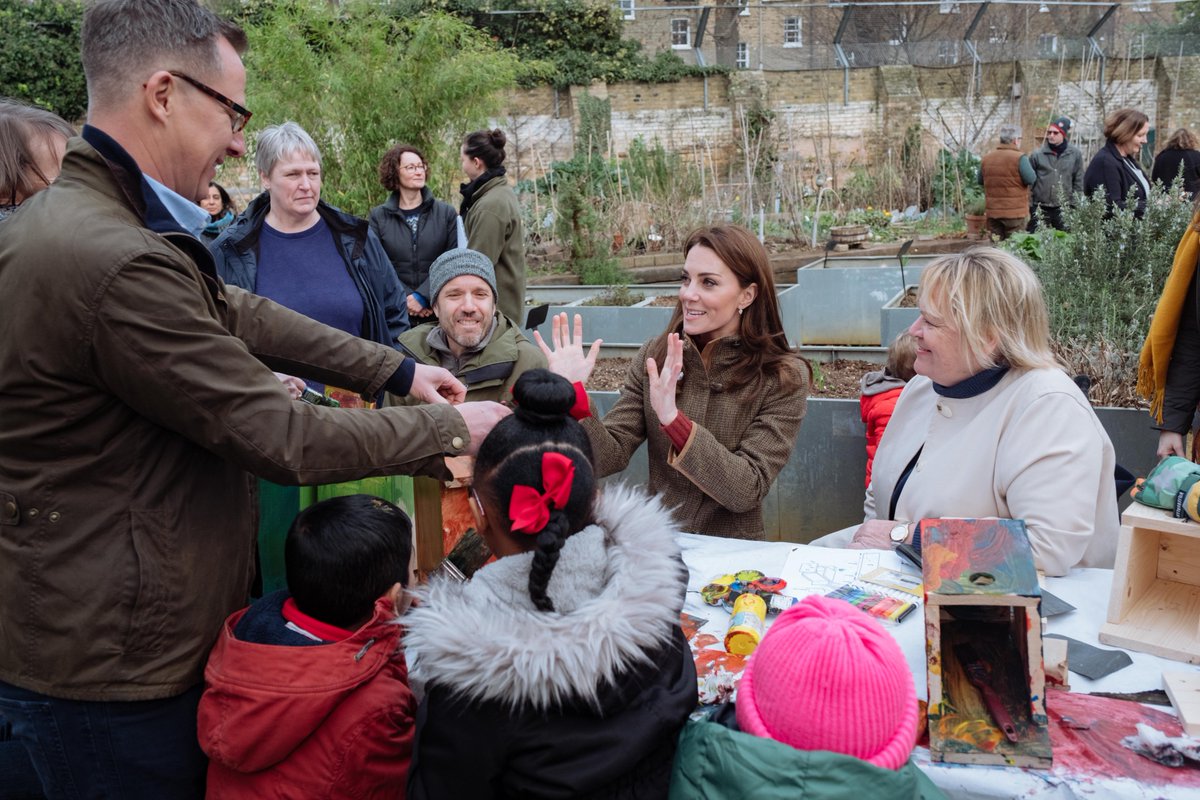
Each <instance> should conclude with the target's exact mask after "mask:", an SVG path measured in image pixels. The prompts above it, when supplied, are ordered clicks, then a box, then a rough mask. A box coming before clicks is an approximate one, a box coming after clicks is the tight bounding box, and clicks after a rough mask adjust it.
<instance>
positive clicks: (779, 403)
mask: <svg viewBox="0 0 1200 800" xmlns="http://www.w3.org/2000/svg"><path fill="white" fill-rule="evenodd" d="M683 252H684V255H685V261H684V265H683V276H682V278H681V280H680V284H679V302H678V303H677V304H676V306H675V311H674V312H673V313H672V314H671V320H670V322H669V323H667V329H666V330H665V331H664V332H663V333H662V335H660V336H656V337H655V338H654V339H652V340H650V341H649V342H647V343H646V344H645V345H643V346H642V349H641V350H639V351H638V354H637V355H636V356H635V357H634V359H633V362H632V363H631V364H630V366H629V372H628V373H627V374H626V376H625V385H624V386H622V387H621V396H620V398H619V399H618V400H617V402H616V405H614V406H613V407H612V409H611V410H610V411H609V412H608V414H606V415H605V416H604V419H600V418H599V417H597V416H596V415H595V409H594V408H592V407H591V406H586V402H585V401H586V393H585V392H584V384H585V383H586V382H587V379H588V377H589V376H590V375H591V373H592V368H593V367H594V366H595V364H596V357H597V355H598V353H599V348H600V341H599V340H597V341H596V342H594V343H593V344H592V346H591V349H590V350H589V351H588V353H587V354H586V355H585V354H584V352H583V324H582V320H581V319H580V318H579V317H578V316H576V317H575V328H574V333H573V334H572V333H571V331H569V330H568V327H567V315H566V314H561V315H559V316H557V317H555V319H554V322H553V327H552V331H553V344H554V349H553V350H552V349H551V348H550V347H548V346H547V345H546V343H545V342H543V341H542V338H541V335H540V334H537V333H535V334H534V339H535V340H536V341H537V342H538V345H539V346H540V347H541V348H542V351H543V352H544V353H545V354H546V357H547V360H548V362H549V364H550V369H551V370H553V371H554V372H557V373H558V374H560V375H562V376H564V377H566V378H567V379H568V380H570V381H572V382H575V383H576V384H577V391H578V392H579V394H580V400H581V402H580V415H581V417H582V421H583V427H584V430H586V431H587V433H588V438H589V440H590V441H591V443H592V451H593V452H594V453H595V454H596V471H597V472H598V473H599V474H600V475H601V476H605V475H612V474H613V473H616V472H620V471H621V470H623V469H625V467H626V466H627V465H628V464H629V460H630V458H632V457H633V454H634V452H635V451H636V450H637V449H638V447H639V446H641V444H642V442H646V445H647V449H648V451H649V463H650V480H649V488H650V491H652V492H654V493H655V494H657V495H659V496H661V497H662V499H663V503H664V504H665V505H666V506H667V507H668V508H672V509H674V510H675V515H676V519H677V520H679V523H680V524H681V525H682V526H683V528H684V530H688V531H694V532H697V533H705V534H709V535H711V536H728V537H732V538H736V539H762V538H764V537H765V535H766V534H765V533H764V530H763V518H762V501H763V498H764V497H766V496H767V492H769V491H770V490H771V485H772V484H773V483H774V482H775V478H776V477H778V475H779V471H780V470H781V469H783V466H784V465H785V464H786V463H787V461H788V458H789V457H791V453H792V448H793V447H794V446H795V444H796V435H797V434H798V433H799V431H800V423H801V421H803V419H804V412H805V409H806V407H807V399H808V387H809V385H810V383H811V378H812V373H811V370H810V367H809V366H808V362H807V361H805V360H804V358H803V357H801V356H800V355H799V354H798V353H797V352H796V351H795V350H793V349H792V348H791V346H790V345H789V344H788V340H787V336H786V335H785V334H784V332H783V321H782V320H781V318H780V315H779V300H778V298H776V296H775V278H774V274H773V273H772V271H771V262H770V257H769V256H768V255H767V251H766V248H764V247H763V246H762V243H760V242H759V241H758V238H757V237H755V235H754V234H753V233H751V232H750V231H748V230H746V229H745V228H743V227H740V226H738V225H713V226H710V227H707V228H700V229H698V230H696V231H693V232H692V233H691V234H690V235H689V236H688V238H687V241H686V242H685V243H684V246H683ZM584 406H586V410H584Z"/></svg>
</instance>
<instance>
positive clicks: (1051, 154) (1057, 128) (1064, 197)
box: [1028, 117, 1083, 233]
mask: <svg viewBox="0 0 1200 800" xmlns="http://www.w3.org/2000/svg"><path fill="white" fill-rule="evenodd" d="M1070 136H1071V120H1069V119H1067V118H1066V117H1058V118H1057V119H1055V120H1054V121H1053V122H1051V123H1050V124H1049V125H1047V126H1046V139H1045V141H1044V142H1042V146H1041V147H1039V148H1038V149H1037V150H1035V151H1033V153H1032V154H1031V155H1030V156H1029V163H1030V165H1031V166H1032V167H1033V171H1034V173H1035V174H1036V176H1037V178H1036V180H1034V182H1033V188H1032V189H1031V190H1030V193H1029V199H1030V203H1031V206H1030V209H1029V228H1028V229H1029V231H1030V232H1031V233H1032V232H1033V231H1034V230H1035V229H1036V228H1037V213H1035V212H1038V211H1040V212H1041V215H1042V219H1044V220H1045V221H1046V223H1047V224H1049V225H1050V227H1052V228H1054V229H1056V230H1060V231H1061V230H1066V227H1065V225H1064V223H1063V216H1062V210H1063V207H1064V206H1068V205H1073V204H1074V202H1075V196H1076V195H1078V194H1081V193H1082V192H1083V153H1081V152H1080V150H1079V148H1078V147H1076V146H1075V145H1073V144H1071V142H1070V141H1068V140H1069V138H1070Z"/></svg>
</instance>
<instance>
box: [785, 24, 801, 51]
mask: <svg viewBox="0 0 1200 800" xmlns="http://www.w3.org/2000/svg"><path fill="white" fill-rule="evenodd" d="M783 46H784V47H803V46H804V36H803V28H802V27H801V20H800V18H799V17H785V18H784V20H783Z"/></svg>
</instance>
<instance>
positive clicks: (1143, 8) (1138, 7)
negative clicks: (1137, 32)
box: [1129, 0, 1150, 14]
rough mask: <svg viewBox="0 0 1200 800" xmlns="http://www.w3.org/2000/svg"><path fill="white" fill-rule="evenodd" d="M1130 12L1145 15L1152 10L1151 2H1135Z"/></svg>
mask: <svg viewBox="0 0 1200 800" xmlns="http://www.w3.org/2000/svg"><path fill="white" fill-rule="evenodd" d="M1129 10H1130V11H1136V12H1138V13H1139V14H1144V13H1146V12H1147V11H1149V10H1150V0H1133V5H1132V7H1131V8H1130V9H1129Z"/></svg>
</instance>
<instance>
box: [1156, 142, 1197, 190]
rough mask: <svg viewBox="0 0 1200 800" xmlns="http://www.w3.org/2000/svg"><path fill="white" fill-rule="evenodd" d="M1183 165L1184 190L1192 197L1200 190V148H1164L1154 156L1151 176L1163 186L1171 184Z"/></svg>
mask: <svg viewBox="0 0 1200 800" xmlns="http://www.w3.org/2000/svg"><path fill="white" fill-rule="evenodd" d="M1181 164H1182V165H1183V190H1184V191H1185V192H1188V193H1189V194H1191V196H1192V197H1195V196H1196V193H1197V192H1200V150H1176V149H1174V148H1172V149H1170V150H1163V151H1162V152H1161V153H1159V154H1158V155H1156V156H1155V157H1154V169H1153V170H1151V171H1150V178H1151V180H1154V181H1156V182H1158V183H1161V184H1162V185H1163V186H1170V185H1171V182H1172V181H1174V180H1175V176H1177V175H1178V174H1179V166H1180V165H1181Z"/></svg>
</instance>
